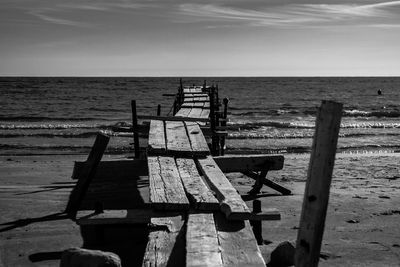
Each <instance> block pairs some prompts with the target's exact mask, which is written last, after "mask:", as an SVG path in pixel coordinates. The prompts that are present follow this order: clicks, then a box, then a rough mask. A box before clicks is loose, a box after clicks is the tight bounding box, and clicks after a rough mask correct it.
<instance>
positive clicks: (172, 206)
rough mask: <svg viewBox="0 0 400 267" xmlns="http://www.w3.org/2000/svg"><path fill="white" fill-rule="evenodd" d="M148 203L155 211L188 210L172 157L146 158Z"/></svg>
mask: <svg viewBox="0 0 400 267" xmlns="http://www.w3.org/2000/svg"><path fill="white" fill-rule="evenodd" d="M147 162H148V166H149V167H148V168H149V184H150V202H151V205H152V207H153V208H155V209H164V210H183V209H188V208H189V201H188V199H187V198H186V195H185V190H184V188H183V185H182V182H181V179H180V176H179V172H178V169H177V167H176V164H175V160H174V158H173V157H162V156H160V157H148V158H147Z"/></svg>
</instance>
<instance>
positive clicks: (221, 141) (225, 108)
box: [220, 98, 229, 156]
mask: <svg viewBox="0 0 400 267" xmlns="http://www.w3.org/2000/svg"><path fill="white" fill-rule="evenodd" d="M223 103H224V113H223V120H222V121H221V127H223V128H225V127H226V120H227V119H228V103H229V99H228V98H224V100H223ZM220 145H221V150H220V151H221V153H220V154H221V156H223V155H224V154H225V136H221V140H220Z"/></svg>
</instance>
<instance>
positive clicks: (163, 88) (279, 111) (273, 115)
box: [0, 77, 400, 155]
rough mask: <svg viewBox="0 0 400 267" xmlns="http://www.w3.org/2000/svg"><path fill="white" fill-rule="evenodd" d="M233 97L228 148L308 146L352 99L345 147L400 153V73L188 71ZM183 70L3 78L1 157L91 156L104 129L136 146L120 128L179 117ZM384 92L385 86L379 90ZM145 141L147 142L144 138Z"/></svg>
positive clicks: (125, 147)
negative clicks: (331, 114) (328, 111)
mask: <svg viewBox="0 0 400 267" xmlns="http://www.w3.org/2000/svg"><path fill="white" fill-rule="evenodd" d="M204 80H206V81H207V84H208V85H213V84H214V85H218V88H219V96H220V98H224V97H226V98H228V99H229V105H228V119H229V122H228V126H227V128H228V136H227V140H226V146H227V148H226V153H232V154H259V153H309V152H310V150H311V144H312V138H313V135H314V127H315V117H316V112H317V108H318V106H320V104H321V101H322V100H334V101H337V102H341V103H343V105H344V110H343V115H342V122H341V129H340V134H339V135H340V137H339V142H338V150H337V153H381V152H385V153H399V152H400V77H211V78H207V77H206V78H202V77H196V78H193V77H183V84H184V85H192V84H195V85H202V84H203V82H204ZM178 87H179V77H168V78H164V77H162V78H161V77H157V78H152V77H140V78H138V77H1V78H0V155H41V154H50V155H53V154H54V155H56V154H85V153H88V151H90V148H91V146H92V144H93V142H94V139H95V136H96V134H97V133H98V132H99V131H101V132H104V133H106V134H109V135H110V136H111V141H110V143H109V146H108V148H107V150H106V153H109V154H129V153H132V151H133V145H132V142H133V138H132V134H131V133H129V132H121V131H119V130H118V129H119V127H121V126H130V125H131V121H132V117H131V116H132V115H131V108H130V102H131V100H136V102H137V110H138V113H139V114H143V115H155V114H156V112H157V105H158V104H160V105H161V114H162V115H172V103H173V101H174V97H173V96H168V95H173V94H175V93H177V90H178ZM378 90H380V91H381V92H382V94H381V95H379V94H378ZM141 142H142V144H145V140H144V139H143V140H141Z"/></svg>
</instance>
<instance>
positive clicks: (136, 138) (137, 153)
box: [131, 100, 140, 159]
mask: <svg viewBox="0 0 400 267" xmlns="http://www.w3.org/2000/svg"><path fill="white" fill-rule="evenodd" d="M131 107H132V130H133V143H134V147H135V158H137V159H138V158H140V147H139V132H138V130H139V129H138V122H137V112H136V100H132V101H131Z"/></svg>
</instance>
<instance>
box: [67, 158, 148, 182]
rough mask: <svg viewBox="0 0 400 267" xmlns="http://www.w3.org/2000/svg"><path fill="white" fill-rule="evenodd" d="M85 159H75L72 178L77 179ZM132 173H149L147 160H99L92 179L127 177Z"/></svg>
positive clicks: (144, 174)
mask: <svg viewBox="0 0 400 267" xmlns="http://www.w3.org/2000/svg"><path fill="white" fill-rule="evenodd" d="M87 164H88V162H87V161H76V162H75V164H74V170H73V172H72V179H78V178H79V176H80V174H81V172H82V171H84V168H86V165H87ZM132 174H135V175H137V176H146V175H148V174H149V170H148V168H147V160H145V159H134V160H130V159H124V160H109V161H100V162H99V164H98V166H97V171H96V173H95V175H94V177H93V179H104V178H112V177H118V178H128V179H130V178H131V177H132Z"/></svg>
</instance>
